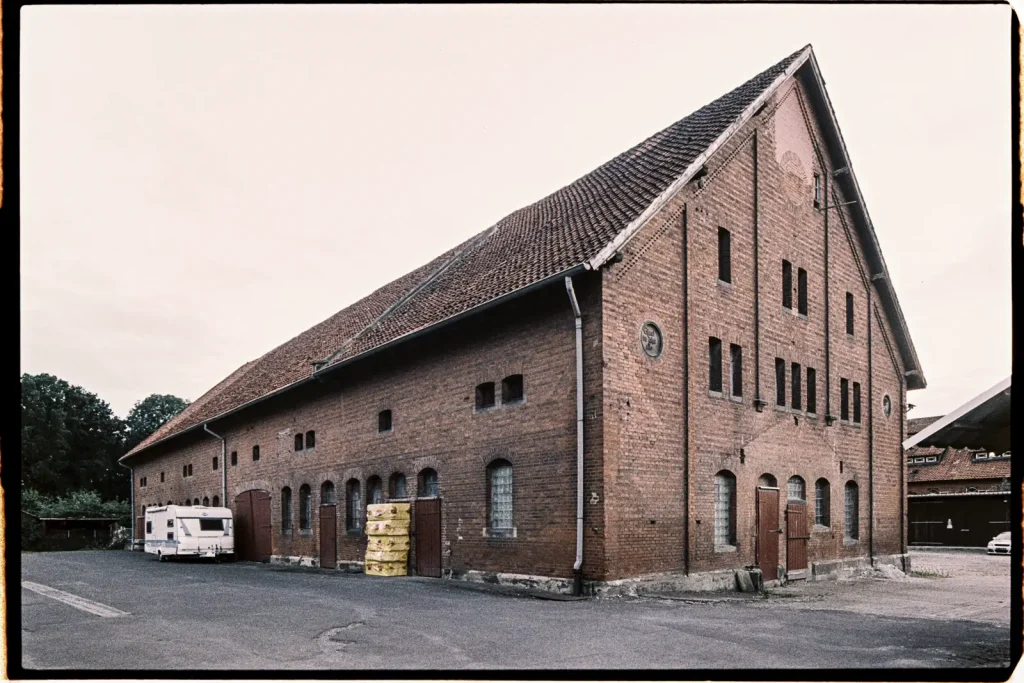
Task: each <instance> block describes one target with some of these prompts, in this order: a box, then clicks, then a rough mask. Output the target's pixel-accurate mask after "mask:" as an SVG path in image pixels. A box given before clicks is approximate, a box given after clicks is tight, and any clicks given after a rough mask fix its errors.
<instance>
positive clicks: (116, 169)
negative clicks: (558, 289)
mask: <svg viewBox="0 0 1024 683" xmlns="http://www.w3.org/2000/svg"><path fill="white" fill-rule="evenodd" d="M21 11H22V43H21V46H22V47H21V49H22V60H23V61H22V71H21V135H22V137H21V155H22V158H21V188H22V209H21V210H22V215H21V220H22V222H21V230H22V232H21V239H22V246H21V277H22V280H21V283H22V292H21V297H22V299H21V304H22V309H21V310H22V316H21V324H22V328H21V343H22V349H21V361H22V370H23V372H28V373H41V372H47V373H52V374H55V375H57V376H59V377H61V378H63V379H66V380H68V381H69V382H72V383H74V384H79V385H82V386H84V387H85V388H87V389H89V390H90V391H93V392H95V393H97V394H99V395H100V396H101V397H102V398H103V399H105V400H107V401H108V402H109V403H110V404H111V406H112V408H113V409H114V411H115V412H116V413H118V414H119V415H122V416H123V415H125V414H126V413H127V412H128V410H129V409H130V408H131V406H132V405H133V403H134V402H135V401H137V400H139V399H142V398H144V397H145V396H147V395H149V394H151V393H170V394H176V395H178V396H182V397H185V398H188V399H192V400H194V399H196V398H198V397H199V396H200V395H201V394H203V393H204V392H205V391H206V390H207V389H209V388H210V387H211V386H213V385H214V384H215V383H217V382H219V381H220V380H221V379H223V378H224V377H225V376H226V375H228V374H229V373H230V372H232V371H233V370H235V369H236V368H237V367H238V366H240V365H241V364H242V363H244V362H246V361H249V360H252V359H254V358H257V357H258V356H260V355H262V354H263V353H265V352H266V351H268V350H270V349H271V348H273V347H275V346H277V345H278V344H280V343H282V342H284V341H286V340H288V339H290V338H291V337H293V336H295V335H297V334H299V333H300V332H302V331H303V330H305V329H307V328H308V327H310V326H312V325H313V324H315V323H317V322H319V321H321V320H323V319H324V318H327V317H329V316H330V315H332V314H334V313H335V312H337V311H338V310H340V309H342V308H343V307H345V306H347V305H348V304H350V303H352V302H354V301H356V300H358V299H359V298H361V297H363V296H364V295H366V294H368V293H370V292H371V291H373V290H374V289H376V288H377V287H379V286H381V285H383V284H385V283H387V282H389V281H390V280H392V279H394V278H396V277H398V276H400V275H402V274H404V273H406V272H408V271H410V270H412V269H413V268H415V267H417V266H419V265H422V264H423V263H426V262H427V261H429V260H430V259H432V258H433V257H435V256H437V255H439V254H441V253H442V252H444V251H445V250H447V249H448V248H450V247H452V246H454V245H456V244H458V243H459V242H461V241H463V240H464V239H466V238H467V237H469V236H471V235H473V234H475V233H477V232H479V231H481V230H483V229H485V228H487V227H489V226H491V225H492V224H494V223H495V222H496V221H498V220H499V219H500V218H502V217H504V216H505V215H507V214H508V213H510V212H512V211H514V210H515V209H518V208H520V207H522V206H525V205H527V204H530V203H532V202H533V201H536V200H537V199H540V198H541V197H543V196H545V195H547V194H549V193H550V192H552V191H554V190H556V189H558V188H559V187H561V186H563V185H565V184H567V183H569V182H571V181H573V180H575V179H576V178H577V177H579V176H581V175H583V174H584V173H587V172H588V171H590V170H592V169H593V168H595V167H597V166H599V165H600V164H601V163H603V162H605V161H607V160H609V159H611V158H612V157H614V156H615V155H617V154H618V153H619V152H622V151H624V150H625V149H628V148H629V147H630V146H632V145H634V144H635V143H637V142H639V141H640V140H642V139H644V138H646V137H647V136H649V135H651V134H652V133H654V132H656V131H658V130H660V129H662V128H664V127H666V126H668V125H669V124H671V123H673V122H674V121H676V120H678V119H680V118H682V117H683V116H685V115H687V114H689V113H690V112H691V111H693V110H695V109H697V108H699V107H701V106H703V105H704V104H706V103H708V102H710V101H711V100H713V99H715V98H716V97H718V96H720V95H722V94H724V93H726V92H728V91H729V90H731V89H732V88H734V87H736V86H737V85H739V84H740V83H742V82H743V81H745V80H747V79H748V78H750V77H751V76H753V75H754V74H756V73H758V72H760V71H762V70H764V69H765V68H767V67H768V66H770V65H772V64H773V63H775V62H776V61H778V60H780V59H782V58H783V57H785V56H786V55H788V54H790V53H792V52H794V51H796V50H797V49H799V48H801V47H802V46H804V45H806V44H807V43H811V44H813V46H814V50H815V54H816V55H817V58H818V63H819V65H820V66H821V69H822V72H823V75H824V77H825V80H826V83H827V85H826V87H827V88H828V91H829V95H830V97H831V99H832V104H833V106H834V107H835V110H836V115H837V117H838V119H839V123H840V126H841V127H842V131H843V136H844V138H845V140H846V144H847V146H848V148H849V151H850V156H851V159H852V161H853V165H854V169H855V171H856V173H857V178H858V181H859V183H860V186H861V188H862V190H863V192H864V195H865V198H866V203H867V205H868V208H869V210H870V212H871V216H872V220H873V222H874V225H875V229H876V231H877V233H878V239H879V242H880V243H881V246H882V250H883V253H884V255H885V259H886V262H887V264H888V266H889V269H890V273H891V275H892V279H893V282H894V285H895V288H896V292H897V295H898V296H899V298H900V302H901V304H902V307H903V311H904V314H905V316H906V319H907V324H908V326H909V328H910V332H911V335H912V336H913V340H914V343H915V345H916V347H917V351H918V355H919V357H920V360H921V364H922V366H923V368H924V372H925V375H926V377H927V379H928V383H929V388H928V389H926V390H923V391H916V392H911V393H910V394H909V400H910V402H911V403H914V404H916V406H917V408H916V409H915V410H914V411H913V412H911V413H910V416H911V417H915V416H916V417H920V416H925V415H931V414H942V413H945V412H947V411H949V410H951V409H953V408H955V407H957V406H958V405H960V404H961V403H963V402H965V401H967V400H968V399H970V398H972V397H973V396H974V395H976V394H978V393H980V392H981V391H983V390H985V389H987V388H988V387H990V386H991V385H993V384H995V383H996V382H998V381H999V380H1001V379H1003V378H1004V377H1006V376H1008V375H1009V374H1010V360H1011V347H1010V301H1011V294H1010V290H1011V287H1010V249H1009V245H1010V191H1011V185H1010V99H1009V97H1010V88H1009V83H1010V71H1009V68H1010V45H1009V19H1010V8H1009V7H1006V6H991V5H976V6H962V5H961V6H943V5H918V6H891V5H879V4H876V5H861V6H858V5H839V6H822V5H815V6H771V5H757V6H749V5H747V6H730V5H711V6H686V5H643V6H622V5H617V6H599V5H593V4H591V5H564V6H533V5H506V6H473V5H457V6H430V5H421V6H415V5H413V6H387V5H369V6H354V5H341V6H322V5H311V6H286V5H279V6H250V7H246V6H239V5H225V6H209V5H208V6H177V7H176V6H171V5H162V6H150V7H145V6H123V7H116V6H91V7H89V6H83V7H75V6H67V7H57V6H49V7H47V6H30V7H26V8H23V9H22V10H21Z"/></svg>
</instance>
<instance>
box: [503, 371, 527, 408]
mask: <svg viewBox="0 0 1024 683" xmlns="http://www.w3.org/2000/svg"><path fill="white" fill-rule="evenodd" d="M522 400H523V376H522V375H509V376H508V377H506V378H505V379H503V380H501V403H502V405H504V404H506V403H519V402H520V401H522Z"/></svg>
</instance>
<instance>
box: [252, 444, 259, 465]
mask: <svg viewBox="0 0 1024 683" xmlns="http://www.w3.org/2000/svg"><path fill="white" fill-rule="evenodd" d="M259 459H260V447H259V446H253V447H252V461H253V462H258V461H259Z"/></svg>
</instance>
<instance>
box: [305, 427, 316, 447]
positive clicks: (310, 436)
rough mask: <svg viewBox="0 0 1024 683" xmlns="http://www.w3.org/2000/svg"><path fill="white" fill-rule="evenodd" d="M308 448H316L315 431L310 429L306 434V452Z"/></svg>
mask: <svg viewBox="0 0 1024 683" xmlns="http://www.w3.org/2000/svg"><path fill="white" fill-rule="evenodd" d="M310 448H316V431H315V430H312V429H311V430H309V431H308V432H306V450H309V449H310Z"/></svg>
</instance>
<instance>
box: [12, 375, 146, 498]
mask: <svg viewBox="0 0 1024 683" xmlns="http://www.w3.org/2000/svg"><path fill="white" fill-rule="evenodd" d="M124 433H125V425H124V422H123V421H122V420H121V419H120V418H118V417H117V416H116V415H114V413H113V411H111V409H110V406H109V405H108V404H107V402H106V401H103V400H101V399H100V398H99V397H98V396H96V395H95V394H93V393H91V392H88V391H86V390H85V389H83V388H82V387H78V386H74V385H71V384H68V383H67V382H65V381H64V380H62V379H59V378H57V377H54V376H53V375H47V374H41V375H28V374H25V375H22V377H21V440H22V443H21V449H22V450H21V453H22V455H21V459H22V460H21V461H22V484H23V487H28V488H34V489H37V490H38V491H39V493H41V494H43V495H51V496H52V495H60V494H67V493H68V492H71V491H78V490H83V489H91V490H94V491H97V492H98V493H99V495H100V496H102V497H103V498H104V499H116V498H123V497H127V494H128V470H126V469H124V468H122V467H119V466H118V464H117V459H118V458H119V457H120V456H121V455H123V453H124V451H123V445H124Z"/></svg>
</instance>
